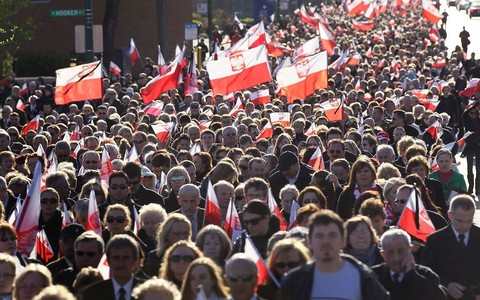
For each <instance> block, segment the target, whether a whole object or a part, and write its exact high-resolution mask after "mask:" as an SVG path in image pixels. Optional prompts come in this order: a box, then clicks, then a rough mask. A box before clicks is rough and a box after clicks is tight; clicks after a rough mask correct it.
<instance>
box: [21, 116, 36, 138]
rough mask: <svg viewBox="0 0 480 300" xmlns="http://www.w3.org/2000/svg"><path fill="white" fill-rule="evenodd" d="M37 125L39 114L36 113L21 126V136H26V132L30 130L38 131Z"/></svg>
mask: <svg viewBox="0 0 480 300" xmlns="http://www.w3.org/2000/svg"><path fill="white" fill-rule="evenodd" d="M39 127H40V115H36V116H35V118H33V119H32V120H31V121H30V122H28V124H27V125H25V126H23V128H22V132H21V134H22V136H26V135H27V132H29V131H30V130H33V131H35V132H38V129H39Z"/></svg>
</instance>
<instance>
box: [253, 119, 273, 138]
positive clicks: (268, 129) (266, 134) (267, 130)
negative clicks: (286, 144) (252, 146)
mask: <svg viewBox="0 0 480 300" xmlns="http://www.w3.org/2000/svg"><path fill="white" fill-rule="evenodd" d="M272 136H273V128H272V123H271V122H270V120H268V121H267V124H265V126H263V128H262V130H261V131H260V132H259V133H258V136H257V138H256V139H255V141H258V140H260V139H270V138H272Z"/></svg>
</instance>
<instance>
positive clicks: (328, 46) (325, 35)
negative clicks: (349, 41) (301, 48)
mask: <svg viewBox="0 0 480 300" xmlns="http://www.w3.org/2000/svg"><path fill="white" fill-rule="evenodd" d="M318 32H319V33H320V41H321V42H322V48H321V49H322V50H326V51H327V54H328V56H332V54H333V48H334V47H335V46H336V45H337V44H336V43H335V40H334V38H333V35H332V33H331V32H330V31H328V29H327V28H326V27H325V25H323V24H321V23H320V24H318Z"/></svg>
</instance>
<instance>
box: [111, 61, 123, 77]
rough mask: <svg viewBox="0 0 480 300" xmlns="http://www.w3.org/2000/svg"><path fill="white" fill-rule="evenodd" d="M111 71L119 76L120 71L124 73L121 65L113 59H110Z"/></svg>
mask: <svg viewBox="0 0 480 300" xmlns="http://www.w3.org/2000/svg"><path fill="white" fill-rule="evenodd" d="M110 72H111V73H113V74H115V75H117V76H119V75H120V73H122V69H120V67H119V66H117V64H116V63H114V62H113V61H110Z"/></svg>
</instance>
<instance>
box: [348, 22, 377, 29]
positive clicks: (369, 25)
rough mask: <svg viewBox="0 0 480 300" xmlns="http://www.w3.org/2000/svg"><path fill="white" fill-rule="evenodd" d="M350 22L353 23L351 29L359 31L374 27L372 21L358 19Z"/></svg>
mask: <svg viewBox="0 0 480 300" xmlns="http://www.w3.org/2000/svg"><path fill="white" fill-rule="evenodd" d="M352 24H353V29H355V30H360V31H369V30H372V29H373V27H374V24H373V22H372V21H365V22H359V21H355V20H352Z"/></svg>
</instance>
